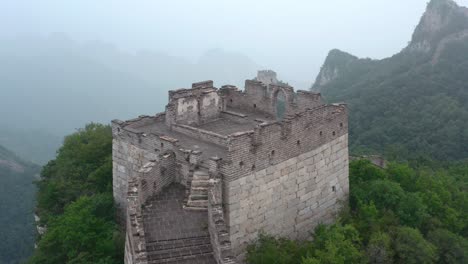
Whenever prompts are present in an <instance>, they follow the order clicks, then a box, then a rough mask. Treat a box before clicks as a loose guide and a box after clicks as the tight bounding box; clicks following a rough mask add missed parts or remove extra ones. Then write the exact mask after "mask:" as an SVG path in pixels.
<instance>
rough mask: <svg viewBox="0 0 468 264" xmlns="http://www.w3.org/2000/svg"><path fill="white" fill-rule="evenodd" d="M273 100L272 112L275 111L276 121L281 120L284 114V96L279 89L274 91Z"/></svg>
mask: <svg viewBox="0 0 468 264" xmlns="http://www.w3.org/2000/svg"><path fill="white" fill-rule="evenodd" d="M273 100H274V101H273V108H274V109H273V110H274V111H275V115H276V119H278V120H283V118H284V115H285V114H286V95H285V94H284V92H283V91H282V90H281V89H280V90H278V91H276V93H275V96H274V98H273Z"/></svg>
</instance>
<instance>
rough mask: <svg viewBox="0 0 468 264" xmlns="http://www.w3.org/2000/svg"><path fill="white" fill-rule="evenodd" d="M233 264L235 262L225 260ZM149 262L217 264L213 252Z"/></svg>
mask: <svg viewBox="0 0 468 264" xmlns="http://www.w3.org/2000/svg"><path fill="white" fill-rule="evenodd" d="M225 263H226V264H231V263H235V262H225ZM148 264H217V263H216V260H214V257H213V253H209V254H201V255H197V256H188V257H182V258H174V259H168V260H164V261H148Z"/></svg>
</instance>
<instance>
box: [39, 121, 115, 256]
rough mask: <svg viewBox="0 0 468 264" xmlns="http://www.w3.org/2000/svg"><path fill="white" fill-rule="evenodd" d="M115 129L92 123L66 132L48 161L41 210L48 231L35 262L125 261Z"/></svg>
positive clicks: (43, 182) (40, 213)
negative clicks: (117, 207)
mask: <svg viewBox="0 0 468 264" xmlns="http://www.w3.org/2000/svg"><path fill="white" fill-rule="evenodd" d="M111 153H112V135H111V129H110V127H109V126H104V125H100V124H89V125H87V126H86V127H85V128H83V129H79V130H78V131H77V132H75V133H73V134H71V135H69V136H67V137H66V138H65V140H64V144H63V146H62V147H61V148H60V149H59V151H58V153H57V157H56V159H54V160H51V161H50V162H49V163H48V164H47V165H45V166H44V168H43V169H42V172H41V177H42V179H41V181H40V182H39V183H38V187H39V190H38V195H37V211H38V214H39V216H40V217H41V222H42V224H44V225H45V226H47V232H46V233H45V234H44V235H43V237H41V238H40V240H39V242H38V248H37V249H36V251H35V252H34V255H33V257H32V258H31V259H30V263H44V264H46V263H47V264H53V263H57V264H63V263H101V264H104V263H121V262H123V252H124V250H123V237H122V235H121V234H120V233H119V231H118V228H117V225H116V223H115V214H114V200H113V197H112V157H111Z"/></svg>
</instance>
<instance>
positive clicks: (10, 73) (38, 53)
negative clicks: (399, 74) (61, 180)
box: [0, 0, 468, 154]
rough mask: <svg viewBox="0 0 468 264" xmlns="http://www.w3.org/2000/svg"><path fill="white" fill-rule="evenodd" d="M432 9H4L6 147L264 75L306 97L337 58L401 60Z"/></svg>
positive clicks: (140, 5) (111, 4)
mask: <svg viewBox="0 0 468 264" xmlns="http://www.w3.org/2000/svg"><path fill="white" fill-rule="evenodd" d="M457 2H458V3H459V4H461V5H464V6H467V5H468V0H458V1H457ZM426 4H427V2H426V0H411V1H408V0H394V1H389V0H386V1H383V0H355V1H349V0H328V1H310V0H309V1H305V0H304V1H299V0H289V1H275V0H270V1H264V0H260V1H247V0H236V1H219V0H198V1H189V0H186V1H181V0H173V1H150V0H146V1H142V0H139V1H120V0H99V1H96V0H92V1H91V0H80V1H78V0H76V1H52V0H42V1H36V0H18V1H5V0H0V62H1V63H0V94H1V96H0V114H1V116H0V144H2V145H4V146H6V147H8V148H11V149H13V150H15V151H18V152H21V150H24V149H27V148H28V147H30V145H31V144H30V143H28V142H29V141H27V140H25V138H30V139H31V140H30V142H36V141H37V139H36V137H37V135H42V134H46V135H47V134H51V135H53V138H54V139H53V140H49V141H55V142H57V140H56V138H57V137H59V138H60V137H62V136H63V135H66V134H68V133H70V132H72V131H74V130H75V129H76V128H79V127H83V126H84V125H85V124H86V123H89V122H102V123H109V122H110V120H112V119H122V120H125V119H129V118H133V117H135V116H138V115H140V114H149V115H152V114H154V113H156V112H160V111H163V110H164V106H165V104H166V103H167V91H168V90H169V89H177V88H182V87H190V84H191V82H196V81H201V80H208V79H212V80H214V81H215V85H216V86H217V87H220V86H221V85H223V84H234V85H238V86H239V87H242V86H243V82H244V80H245V79H247V78H249V79H250V78H253V77H255V74H256V71H257V70H259V69H273V70H275V71H276V72H278V75H279V79H281V80H283V81H285V82H288V83H289V84H291V85H293V86H294V87H295V88H296V89H308V88H309V87H310V86H311V84H312V83H313V82H314V80H315V78H316V76H317V73H318V71H319V70H320V66H321V65H322V63H323V62H324V60H325V57H326V56H327V53H328V52H329V50H331V49H334V48H338V49H341V50H343V51H346V52H349V53H351V54H354V55H356V56H359V57H370V58H375V59H380V58H384V57H388V56H391V55H393V54H395V53H397V52H399V51H400V50H401V49H403V48H404V47H405V46H406V45H407V43H408V41H409V40H410V39H411V34H412V32H413V30H414V28H415V27H416V25H417V23H418V21H419V19H420V17H421V15H422V14H423V12H424V10H425V7H426ZM21 135H29V136H21ZM13 137H17V138H13ZM43 138H46V136H43ZM49 141H48V140H46V139H44V140H42V142H43V143H44V144H45V145H46V146H45V147H44V148H46V147H47V146H48V145H47V144H49V143H47V142H49ZM11 142H22V143H23V144H25V145H26V146H19V144H12V143H11ZM56 144H57V143H56ZM24 152H27V151H24ZM21 154H22V153H21Z"/></svg>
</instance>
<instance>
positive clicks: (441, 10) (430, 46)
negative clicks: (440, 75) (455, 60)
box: [405, 0, 468, 52]
mask: <svg viewBox="0 0 468 264" xmlns="http://www.w3.org/2000/svg"><path fill="white" fill-rule="evenodd" d="M467 26H468V8H465V7H461V6H458V5H457V4H456V3H455V2H454V1H452V0H432V1H431V2H429V4H428V5H427V9H426V12H425V13H424V15H423V16H422V18H421V20H420V22H419V24H418V26H417V27H416V30H415V31H414V33H413V36H412V39H411V42H410V44H409V45H408V47H407V48H406V49H405V50H406V51H419V52H430V51H435V50H436V49H437V46H438V44H439V43H440V42H442V41H443V40H444V39H445V38H451V37H453V36H454V35H457V34H459V33H463V31H465V30H466V29H467Z"/></svg>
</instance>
